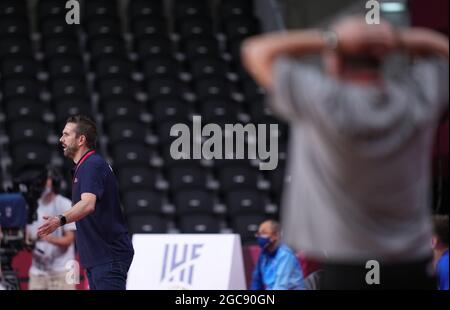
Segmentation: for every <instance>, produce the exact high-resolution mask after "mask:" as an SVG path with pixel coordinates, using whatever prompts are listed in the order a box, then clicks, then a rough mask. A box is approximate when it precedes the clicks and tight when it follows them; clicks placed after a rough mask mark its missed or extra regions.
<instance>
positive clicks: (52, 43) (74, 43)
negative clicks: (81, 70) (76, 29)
mask: <svg viewBox="0 0 450 310" xmlns="http://www.w3.org/2000/svg"><path fill="white" fill-rule="evenodd" d="M43 51H44V56H45V57H46V59H52V58H53V57H55V56H60V55H64V56H78V57H80V56H81V49H80V46H79V44H78V40H76V39H74V38H70V37H69V38H65V37H56V38H49V39H47V40H45V41H44V44H43Z"/></svg>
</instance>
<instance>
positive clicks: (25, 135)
mask: <svg viewBox="0 0 450 310" xmlns="http://www.w3.org/2000/svg"><path fill="white" fill-rule="evenodd" d="M9 127H10V130H9V138H10V139H11V143H13V144H15V143H19V142H25V141H28V142H42V143H44V142H46V141H47V135H48V134H49V128H48V126H47V125H46V124H45V123H43V122H39V121H25V120H21V121H18V122H12V123H10V125H9Z"/></svg>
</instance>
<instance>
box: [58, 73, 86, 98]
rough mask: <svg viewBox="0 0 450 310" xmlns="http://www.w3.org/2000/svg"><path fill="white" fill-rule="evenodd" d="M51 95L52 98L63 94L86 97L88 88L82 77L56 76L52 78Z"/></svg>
mask: <svg viewBox="0 0 450 310" xmlns="http://www.w3.org/2000/svg"><path fill="white" fill-rule="evenodd" d="M51 91H52V96H53V98H58V97H63V96H78V97H87V96H88V90H87V86H86V83H85V81H84V79H82V78H81V77H79V78H74V77H71V78H58V79H52V87H51Z"/></svg>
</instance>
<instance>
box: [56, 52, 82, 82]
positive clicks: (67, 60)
mask: <svg viewBox="0 0 450 310" xmlns="http://www.w3.org/2000/svg"><path fill="white" fill-rule="evenodd" d="M48 71H49V73H50V75H51V77H52V78H66V77H67V78H71V77H75V78H84V76H85V74H86V71H85V70H84V63H83V60H82V59H81V58H80V57H79V56H66V55H63V56H55V57H53V58H52V59H51V60H50V61H49V63H48Z"/></svg>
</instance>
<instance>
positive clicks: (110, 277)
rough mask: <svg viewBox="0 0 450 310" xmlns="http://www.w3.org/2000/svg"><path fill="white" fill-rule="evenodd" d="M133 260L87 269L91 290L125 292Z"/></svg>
mask: <svg viewBox="0 0 450 310" xmlns="http://www.w3.org/2000/svg"><path fill="white" fill-rule="evenodd" d="M132 260H133V259H132V258H130V259H127V260H118V261H114V262H110V263H106V264H102V265H98V266H94V267H91V268H87V269H86V272H87V276H88V279H89V288H90V289H91V290H125V289H126V284H127V274H128V269H130V265H131V262H132Z"/></svg>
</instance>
